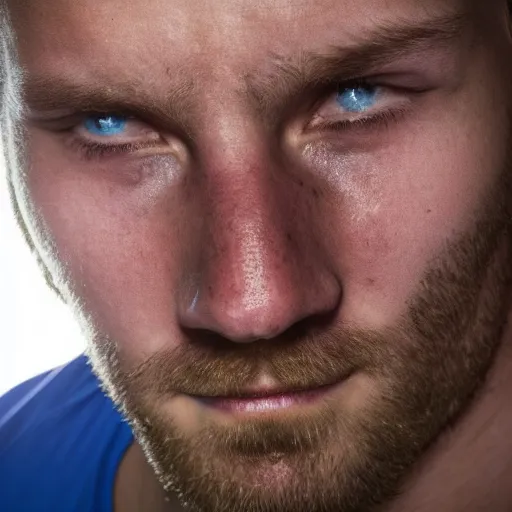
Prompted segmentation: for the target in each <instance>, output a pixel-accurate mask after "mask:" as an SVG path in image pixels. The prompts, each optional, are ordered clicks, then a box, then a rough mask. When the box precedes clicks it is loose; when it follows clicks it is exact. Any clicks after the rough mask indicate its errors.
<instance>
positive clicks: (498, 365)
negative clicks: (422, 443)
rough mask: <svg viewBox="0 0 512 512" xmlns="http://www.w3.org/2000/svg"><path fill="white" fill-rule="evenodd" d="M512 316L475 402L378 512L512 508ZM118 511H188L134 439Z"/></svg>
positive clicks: (123, 469) (119, 485)
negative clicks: (171, 494) (166, 487)
mask: <svg viewBox="0 0 512 512" xmlns="http://www.w3.org/2000/svg"><path fill="white" fill-rule="evenodd" d="M511 405H512V322H509V327H508V328H507V332H506V334H505V338H504V343H503V345H502V347H501V349H500V351H499V353H498V355H497V358H496V362H495V365H494V367H493V369H492V370H491V372H490V373H489V375H488V379H487V382H486V384H485V386H484V388H483V389H482V390H481V391H480V393H479V395H478V397H477V398H476V399H475V401H474V403H473V405H472V406H471V408H470V409H469V410H468V411H467V412H466V413H465V415H464V416H463V417H462V418H461V419H460V420H459V421H458V423H457V424H456V425H455V426H453V427H451V428H449V429H447V430H446V431H445V432H444V433H443V434H442V435H441V436H440V438H439V439H438V441H437V442H436V443H435V444H434V445H433V446H432V448H431V449H430V450H429V452H428V453H427V454H426V455H425V457H424V458H423V459H422V460H421V461H420V462H419V463H418V465H417V467H416V468H415V469H414V471H413V472H412V473H411V474H410V475H409V477H408V478H407V482H406V485H405V486H404V487H403V489H402V491H401V494H400V496H399V497H398V498H397V499H395V500H394V501H393V502H392V503H388V504H386V505H385V506H383V507H379V509H378V511H376V512H432V510H435V511H436V512H453V511H462V510H464V512H481V511H488V510H492V511H493V512H509V511H510V510H512V488H511V486H510V482H511V476H512V436H511V435H510V433H511V432H512V407H511ZM115 510H116V512H120V511H122V512H142V511H145V510H151V511H153V512H182V511H183V510H184V509H183V508H182V507H181V506H180V504H179V502H178V500H177V499H171V500H170V501H168V500H166V498H165V495H164V492H163V490H162V489H161V487H160V484H159V483H158V482H157V480H156V478H155V476H154V474H153V471H152V469H151V468H150V466H149V464H148V463H147V462H146V460H145V458H144V455H143V453H142V450H141V448H140V447H139V446H138V445H137V444H136V443H134V444H133V445H132V446H131V447H130V448H129V449H128V452H127V454H126V456H125V457H124V459H123V461H122V463H121V466H120V468H119V472H118V475H117V480H116V485H115Z"/></svg>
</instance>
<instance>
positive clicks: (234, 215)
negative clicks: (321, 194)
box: [179, 161, 341, 343]
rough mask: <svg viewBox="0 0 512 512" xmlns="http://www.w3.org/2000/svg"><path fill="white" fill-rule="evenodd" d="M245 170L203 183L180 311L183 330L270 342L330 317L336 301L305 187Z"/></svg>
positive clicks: (266, 173)
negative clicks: (302, 325) (199, 218)
mask: <svg viewBox="0 0 512 512" xmlns="http://www.w3.org/2000/svg"><path fill="white" fill-rule="evenodd" d="M238 164H240V161H238ZM248 167H250V171H251V172H249V171H248V172H240V169H237V170H238V174H237V175H236V176H237V177H236V178H234V176H235V174H234V172H229V171H230V170H227V169H224V170H223V171H222V172H218V173H214V172H212V173H211V174H210V176H209V185H208V191H207V193H205V194H204V195H203V197H204V198H206V199H205V200H204V201H203V200H202V201H201V202H202V216H203V222H202V229H201V230H200V232H199V233H198V234H197V237H196V242H195V246H194V247H195V248H194V250H193V251H192V253H193V256H192V259H193V260H194V261H195V263H194V264H193V266H194V271H193V272H191V273H190V274H189V275H194V276H195V277H194V278H193V279H192V280H191V281H189V283H190V284H189V286H187V289H188V290H189V291H188V293H187V294H185V295H184V297H186V298H185V299H184V300H183V301H182V302H181V303H180V310H179V316H180V323H181V325H182V326H183V327H186V328H188V329H201V330H208V331H212V332H214V333H216V334H218V335H220V336H222V337H223V338H226V339H228V340H230V341H232V342H236V343H250V342H255V341H256V340H265V339H270V338H274V337H276V336H278V335H279V334H281V333H283V332H285V331H286V330H288V329H289V328H290V327H292V326H293V325H294V324H296V323H297V322H300V321H303V320H305V319H307V318H308V317H315V316H319V315H326V314H330V313H332V312H333V311H335V310H336V308H337V307H338V305H339V303H340V298H341V287H340V284H339V281H338V280H337V278H336V276H335V275H334V273H333V272H332V271H331V270H330V266H329V264H328V261H329V260H328V257H327V253H326V251H325V250H324V247H323V245H322V240H319V236H318V229H317V228H316V226H318V221H319V219H317V218H316V217H315V216H314V215H313V214H312V207H311V204H310V199H309V198H308V197H305V196H304V194H305V193H304V192H303V187H301V186H300V185H299V184H297V183H296V182H295V181H294V180H290V181H286V180H281V181H280V182H278V181H279V180H275V179H271V176H270V172H269V171H268V167H269V166H264V167H266V170H262V168H261V165H260V168H259V172H258V169H256V168H255V166H254V165H253V166H248ZM256 167H257V166H256ZM231 171H233V169H231ZM306 195H307V194H306Z"/></svg>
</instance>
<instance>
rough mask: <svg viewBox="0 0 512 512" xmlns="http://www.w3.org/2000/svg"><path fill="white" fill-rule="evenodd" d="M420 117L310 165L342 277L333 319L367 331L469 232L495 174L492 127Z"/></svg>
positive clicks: (392, 316) (497, 141) (389, 317)
mask: <svg viewBox="0 0 512 512" xmlns="http://www.w3.org/2000/svg"><path fill="white" fill-rule="evenodd" d="M422 121H423V122H421V123H417V125H418V126H419V127H418V128H417V129H416V130H415V129H413V128H412V127H410V126H409V127H407V130H406V132H407V133H405V132H404V133H402V134H400V135H399V134H398V133H397V132H394V135H395V140H396V142H395V143H390V144H387V145H385V147H384V146H382V147H381V148H380V149H378V150H377V151H374V152H372V153H371V154H360V155H355V156H351V157H349V158H347V157H341V156H340V155H337V154H336V152H334V151H331V152H329V151H327V150H324V151H322V152H320V153H321V154H320V153H317V155H316V156H315V159H314V162H313V163H312V165H315V166H316V168H317V169H320V171H319V173H320V174H322V175H323V176H325V180H324V182H325V193H324V195H325V197H326V198H328V199H326V200H324V201H321V202H319V205H318V207H319V208H320V209H321V211H322V213H321V217H322V218H324V219H329V223H325V224H326V225H327V224H328V225H329V226H330V227H329V228H328V229H329V231H328V232H327V233H326V234H325V236H324V239H326V240H328V241H329V245H330V246H331V247H332V249H331V257H332V258H333V259H334V260H335V262H336V263H335V264H334V266H335V267H336V268H337V269H338V272H339V273H340V276H341V278H342V281H343V287H344V307H343V308H342V310H341V320H343V321H347V322H349V321H350V322H356V323H360V324H362V325H365V326H367V327H373V328H377V329H378V328H382V327H385V326H389V325H390V324H391V323H393V322H395V321H397V320H398V318H399V316H400V315H402V314H403V313H404V311H405V307H406V302H407V301H408V300H409V299H410V298H411V296H412V295H413V294H414V293H415V292H416V291H417V290H418V284H419V281H420V280H421V277H422V274H423V273H424V272H425V269H426V268H427V267H428V266H429V264H430V263H431V262H432V259H433V258H434V257H435V256H436V255H439V254H440V252H441V251H442V250H443V249H444V248H445V245H446V243H447V242H453V240H454V238H455V237H456V236H457V234H461V233H462V232H465V231H467V230H468V229H470V228H471V227H472V226H473V223H474V221H475V220H476V218H477V215H478V208H479V207H480V206H481V205H482V202H483V201H484V200H486V199H487V196H488V194H489V192H490V190H491V189H492V187H493V185H495V184H496V182H497V180H498V179H499V175H500V174H501V173H502V172H503V170H504V166H505V161H506V154H507V150H506V146H505V145H504V144H502V142H503V141H504V136H503V134H504V133H505V132H504V127H503V124H500V122H496V120H492V119H487V120H485V119H481V118H480V119H478V120H476V119H475V120H471V119H463V118H462V116H455V115H454V113H453V112H452V113H447V114H446V116H445V118H444V119H443V118H442V117H437V118H436V119H435V120H429V119H424V120H422ZM482 121H483V123H482ZM484 129H485V134H484V133H482V131H483V130H484ZM333 219H335V220H334V221H333ZM324 229H325V228H324Z"/></svg>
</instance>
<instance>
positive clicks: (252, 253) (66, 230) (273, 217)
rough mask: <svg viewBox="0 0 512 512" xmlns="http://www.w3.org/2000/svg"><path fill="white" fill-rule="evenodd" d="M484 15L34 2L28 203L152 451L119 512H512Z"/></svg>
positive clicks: (507, 49) (505, 283)
mask: <svg viewBox="0 0 512 512" xmlns="http://www.w3.org/2000/svg"><path fill="white" fill-rule="evenodd" d="M43 4H44V5H43ZM49 4H51V9H49V8H48V5H49ZM483 4H484V3H483V2H479V1H476V0H475V1H471V0H422V1H419V0H365V1H364V2H361V1H360V0H315V1H308V2H304V1H302V0H262V1H260V2H257V3H255V2H250V1H248V0H211V1H208V2H195V1H190V0H111V1H109V2H101V3H98V2H96V1H94V0H77V1H74V2H69V1H67V0H48V1H47V2H44V3H43V2H38V1H36V0H16V1H14V0H13V1H12V2H10V9H11V16H12V22H13V28H14V33H15V35H16V38H17V42H16V50H17V52H18V58H19V64H20V67H21V69H22V70H23V73H24V82H23V88H22V89H21V90H20V93H22V96H23V101H24V104H25V107H26V108H25V109H24V112H23V115H22V116H21V117H20V118H19V119H18V120H17V122H18V123H19V124H20V125H22V126H23V129H24V132H23V135H24V136H23V139H22V140H18V141H17V144H18V149H19V152H18V156H21V157H22V158H21V159H20V161H19V162H16V161H15V159H14V153H13V152H10V153H8V154H7V157H8V165H9V175H10V186H11V189H12V193H13V199H14V200H15V202H16V204H17V206H18V208H19V211H20V217H19V219H20V222H22V223H24V225H25V229H26V231H27V233H28V234H29V236H30V238H31V240H33V243H34V245H35V247H36V248H37V251H38V255H39V258H40V261H41V265H43V266H44V268H45V270H46V271H47V272H48V274H49V275H50V276H51V279H52V280H53V282H54V285H55V287H56V289H57V290H59V292H60V293H61V295H62V297H63V298H64V300H65V301H66V302H67V303H68V304H69V306H70V307H71V308H72V309H73V312H74V313H75V315H76V317H77V319H78V320H79V322H80V323H81V325H82V327H83V330H84V334H85V336H86V338H87V340H88V342H89V353H90V356H91V361H92V364H93V368H94V370H95V372H96V373H97V374H98V375H99V377H100V379H101V380H102V383H103V385H104V389H105V391H106V392H107V393H108V394H109V395H110V396H111V397H112V399H113V400H114V401H115V403H116V405H117V406H118V407H119V408H120V410H121V411H122V412H123V413H124V414H125V415H126V416H127V418H128V419H129V420H130V422H131V425H132V427H133V430H134V433H135V435H136V437H137V443H136V444H134V445H133V447H132V448H130V449H129V451H128V453H127V455H126V457H125V459H124V461H123V463H122V464H121V467H120V470H119V472H118V478H117V481H116V496H115V505H116V510H121V511H131V510H155V511H158V510H162V511H164V510H172V511H178V510H198V511H201V512H214V511H215V512H235V511H238V510H244V511H248V512H257V511H259V512H306V511H308V512H320V511H333V510H340V511H343V512H363V511H370V510H371V511H374V510H375V511H378V512H413V511H418V512H427V511H432V510H436V511H440V512H449V511H459V510H460V511H462V510H464V511H470V512H476V511H484V510H493V511H496V512H506V511H507V510H510V508H511V507H512V493H511V492H510V490H509V480H510V474H511V472H512V467H511V466H512V462H510V461H511V460H512V442H511V441H509V438H510V435H509V432H510V429H511V428H512V413H511V412H509V410H510V409H511V408H510V398H509V390H510V389H512V387H511V386H512V382H511V381H512V371H511V370H512V358H511V356H512V354H511V350H512V347H511V343H512V333H511V332H510V327H509V325H508V322H507V319H508V316H509V314H510V280H511V278H512V266H511V264H510V261H511V257H512V254H511V250H512V247H511V236H510V235H511V233H510V211H509V210H510V197H511V196H510V193H511V179H512V177H511V171H512V158H511V144H510V141H511V140H512V137H511V118H512V95H511V94H510V85H509V84H510V83H512V66H511V64H510V63H511V62H512V59H511V58H510V57H511V52H512V43H511V37H510V32H509V28H508V27H509V23H508V15H507V12H506V2H505V1H501V0H493V1H492V2H486V3H485V5H483ZM359 97H362V98H363V99H364V101H363V103H364V105H365V107H364V108H363V109H361V111H358V108H357V105H358V103H357V101H358V98H359ZM354 105H355V106H354ZM91 116H93V117H91ZM94 116H96V117H94ZM101 116H103V117H101ZM13 117H14V114H13ZM91 119H92V120H93V121H94V122H92V121H91ZM100 121H101V122H100ZM106 127H108V129H109V130H110V131H107V132H106V133H108V136H105V134H104V132H102V130H106V129H107V128H106ZM7 128H8V127H7ZM4 132H5V133H4V137H5V138H6V140H8V141H9V133H10V132H9V129H5V126H4ZM13 143H14V141H12V140H11V142H10V144H13ZM20 162H23V163H20ZM333 382H339V384H338V385H337V386H336V387H335V388H334V389H333V390H332V392H330V393H329V394H328V395H326V397H325V398H324V399H322V400H320V401H319V402H318V403H315V404H312V405H304V406H301V407H300V408H298V409H293V410H288V411H277V412H272V413H265V414H253V415H251V416H250V417H249V416H246V417H244V418H238V417H233V416H229V415H226V414H223V413H220V412H218V411H214V410H212V409H210V408H208V407H207V406H205V405H204V404H203V403H202V402H200V401H198V400H197V399H195V398H194V396H233V395H235V394H237V393H241V392H243V391H244V390H245V389H246V388H247V387H248V386H255V385H264V384H268V385H272V386H275V387H280V388H282V389H308V388H313V387H317V386H320V385H323V384H327V383H333ZM155 475H157V477H158V479H157V477H155ZM165 496H167V498H168V500H169V501H166V499H165Z"/></svg>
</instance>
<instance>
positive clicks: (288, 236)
mask: <svg viewBox="0 0 512 512" xmlns="http://www.w3.org/2000/svg"><path fill="white" fill-rule="evenodd" d="M286 239H287V240H288V241H289V242H291V241H292V240H293V237H292V235H291V233H286Z"/></svg>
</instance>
